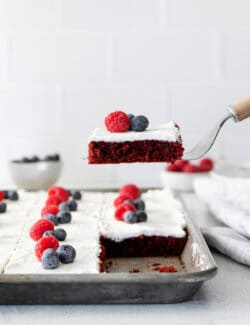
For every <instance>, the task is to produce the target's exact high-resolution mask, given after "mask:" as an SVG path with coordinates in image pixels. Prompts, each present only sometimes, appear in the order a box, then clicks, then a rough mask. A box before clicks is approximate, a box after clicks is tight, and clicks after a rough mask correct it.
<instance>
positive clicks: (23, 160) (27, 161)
mask: <svg viewBox="0 0 250 325" xmlns="http://www.w3.org/2000/svg"><path fill="white" fill-rule="evenodd" d="M21 162H23V163H29V162H30V160H29V158H27V157H23V158H22V159H21Z"/></svg>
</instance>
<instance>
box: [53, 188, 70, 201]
mask: <svg viewBox="0 0 250 325" xmlns="http://www.w3.org/2000/svg"><path fill="white" fill-rule="evenodd" d="M48 194H49V196H57V197H58V198H59V199H60V200H61V202H65V201H68V199H69V192H68V191H67V190H66V189H65V188H63V187H60V186H54V187H51V188H50V189H49V190H48Z"/></svg>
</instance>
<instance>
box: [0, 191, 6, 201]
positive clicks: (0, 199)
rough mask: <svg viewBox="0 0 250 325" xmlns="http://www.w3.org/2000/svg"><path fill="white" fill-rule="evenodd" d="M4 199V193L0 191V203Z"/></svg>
mask: <svg viewBox="0 0 250 325" xmlns="http://www.w3.org/2000/svg"><path fill="white" fill-rule="evenodd" d="M4 198H5V195H4V192H3V191H0V201H3V200H4Z"/></svg>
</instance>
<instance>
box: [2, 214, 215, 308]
mask: <svg viewBox="0 0 250 325" xmlns="http://www.w3.org/2000/svg"><path fill="white" fill-rule="evenodd" d="M186 214H187V217H186V219H187V225H188V226H187V231H188V241H187V244H186V247H185V249H184V251H183V253H182V255H181V256H180V258H177V257H176V258H170V260H169V261H168V262H170V263H171V265H174V266H176V268H177V270H178V272H177V273H159V272H150V271H145V272H141V273H129V272H127V271H126V270H124V265H128V268H129V267H131V265H130V266H129V264H127V263H124V260H123V262H122V261H119V259H118V260H116V261H115V262H114V263H113V265H116V267H113V268H111V269H110V271H109V272H110V273H102V274H83V275H74V274H65V275H64V274H63V275H58V274H56V275H35V274H34V275H21V274H20V275H5V274H2V275H0V304H2V305H3V304H15V305H17V304H28V305H31V304H156V303H164V304H166V303H177V302H182V301H185V300H188V299H191V298H192V297H193V295H194V294H195V293H196V292H197V290H198V289H199V288H200V287H201V285H202V283H203V282H204V281H206V280H209V279H211V278H212V277H214V276H215V274H216V273H217V266H216V264H215V262H214V259H213V257H212V255H211V253H210V251H209V249H208V247H207V244H206V242H205V241H204V239H203V237H202V235H201V233H200V230H199V229H198V227H197V226H196V225H195V224H194V223H193V221H192V219H191V216H189V214H188V211H187V210H186ZM166 259H167V258H166ZM126 262H127V261H126ZM144 262H145V261H144ZM144 262H143V263H144ZM130 263H132V265H133V263H137V264H136V265H138V263H139V264H140V259H137V260H135V259H131V261H130ZM117 265H118V266H117ZM139 266H140V265H139ZM142 268H143V266H142Z"/></svg>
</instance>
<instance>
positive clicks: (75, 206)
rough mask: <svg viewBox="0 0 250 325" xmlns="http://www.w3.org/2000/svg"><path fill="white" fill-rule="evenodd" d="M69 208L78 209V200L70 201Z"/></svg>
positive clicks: (71, 209)
mask: <svg viewBox="0 0 250 325" xmlns="http://www.w3.org/2000/svg"><path fill="white" fill-rule="evenodd" d="M68 206H69V210H70V211H76V210H77V202H76V201H75V200H70V201H69V202H68Z"/></svg>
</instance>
